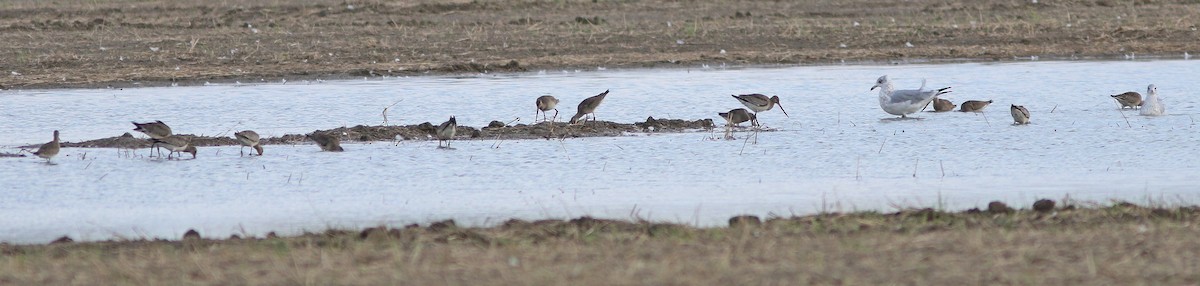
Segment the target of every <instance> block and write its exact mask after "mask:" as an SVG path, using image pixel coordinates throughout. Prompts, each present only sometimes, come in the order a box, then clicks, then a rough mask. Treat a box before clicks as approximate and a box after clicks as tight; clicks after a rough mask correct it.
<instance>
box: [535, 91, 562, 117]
mask: <svg viewBox="0 0 1200 286" xmlns="http://www.w3.org/2000/svg"><path fill="white" fill-rule="evenodd" d="M534 105H535V106H537V111H534V112H533V120H534V122H537V114H538V112H541V113H542V121H547V120H546V117H547V116H546V111H550V110H551V109H553V110H554V117H552V118H550V120H549V121H550V122H554V119H557V118H558V108H555V107H556V106H558V98H554V97H553V96H549V95H543V96H539V97H538V98H537V102H535V103H534Z"/></svg>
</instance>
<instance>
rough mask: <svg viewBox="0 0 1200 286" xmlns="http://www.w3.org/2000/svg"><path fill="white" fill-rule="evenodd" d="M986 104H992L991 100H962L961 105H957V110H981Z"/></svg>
mask: <svg viewBox="0 0 1200 286" xmlns="http://www.w3.org/2000/svg"><path fill="white" fill-rule="evenodd" d="M988 104H992V101H991V100H988V101H982V100H968V101H963V103H962V105H961V106H959V108H958V111H962V112H983V109H984V108H987V107H988Z"/></svg>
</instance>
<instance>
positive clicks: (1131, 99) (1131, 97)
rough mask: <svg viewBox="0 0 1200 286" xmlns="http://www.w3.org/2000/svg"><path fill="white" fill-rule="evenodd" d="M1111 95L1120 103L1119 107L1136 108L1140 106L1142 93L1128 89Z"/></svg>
mask: <svg viewBox="0 0 1200 286" xmlns="http://www.w3.org/2000/svg"><path fill="white" fill-rule="evenodd" d="M1111 96H1112V98H1113V99H1116V100H1117V103H1120V104H1121V109H1125V108H1126V107H1128V108H1133V109H1137V108H1138V107H1141V106H1142V95H1141V94H1139V93H1137V92H1133V91H1129V92H1125V93H1122V94H1114V95H1111Z"/></svg>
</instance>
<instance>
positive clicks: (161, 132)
mask: <svg viewBox="0 0 1200 286" xmlns="http://www.w3.org/2000/svg"><path fill="white" fill-rule="evenodd" d="M131 123H133V126H134V128H133V131H137V132H142V133H143V134H146V136H150V139H162V138H165V137H167V136H171V126H167V124H166V123H163V122H162V120H155V121H154V122H146V123H137V122H133V121H131ZM155 149H158V147H155ZM150 155H151V156H153V155H154V154H153V153H151V154H150ZM158 155H159V156H162V150H159V151H158Z"/></svg>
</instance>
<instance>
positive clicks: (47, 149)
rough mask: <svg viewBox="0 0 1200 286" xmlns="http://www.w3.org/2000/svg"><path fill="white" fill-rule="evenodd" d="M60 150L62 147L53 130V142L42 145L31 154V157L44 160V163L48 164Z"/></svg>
mask: <svg viewBox="0 0 1200 286" xmlns="http://www.w3.org/2000/svg"><path fill="white" fill-rule="evenodd" d="M61 149H62V145H61V144H59V141H58V130H54V140H52V141H50V142H46V144H42V146H40V147H38V149H37V151H34V152H33V155H37V156H38V157H41V158H42V159H46V163H50V158H54V156H55V155H58V151H59V150H61Z"/></svg>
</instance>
